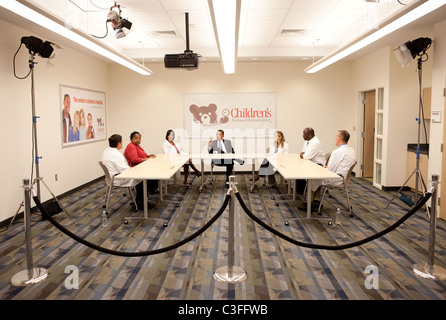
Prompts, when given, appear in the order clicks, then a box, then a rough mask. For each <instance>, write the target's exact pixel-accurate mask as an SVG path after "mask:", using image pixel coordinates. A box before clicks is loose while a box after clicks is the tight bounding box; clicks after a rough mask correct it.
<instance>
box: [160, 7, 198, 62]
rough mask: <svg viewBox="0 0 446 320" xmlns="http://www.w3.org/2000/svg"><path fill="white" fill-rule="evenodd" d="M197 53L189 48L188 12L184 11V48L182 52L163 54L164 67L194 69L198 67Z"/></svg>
mask: <svg viewBox="0 0 446 320" xmlns="http://www.w3.org/2000/svg"><path fill="white" fill-rule="evenodd" d="M199 57H201V56H200V55H199V54H196V53H194V52H193V51H192V50H190V49H189V13H188V12H186V50H184V53H178V54H166V55H165V56H164V66H165V67H166V68H186V69H189V70H194V69H197V68H198V58H199Z"/></svg>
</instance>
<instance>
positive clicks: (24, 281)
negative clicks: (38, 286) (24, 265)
mask: <svg viewBox="0 0 446 320" xmlns="http://www.w3.org/2000/svg"><path fill="white" fill-rule="evenodd" d="M46 278H48V270H47V269H44V268H33V269H32V278H31V279H30V278H29V277H28V270H22V271H19V272H17V273H16V274H15V275H13V276H12V278H11V283H12V285H13V286H16V287H23V286H27V285H30V284H35V283H38V282H41V281H43V280H45V279H46Z"/></svg>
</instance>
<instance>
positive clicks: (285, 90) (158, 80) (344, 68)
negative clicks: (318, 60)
mask: <svg viewBox="0 0 446 320" xmlns="http://www.w3.org/2000/svg"><path fill="white" fill-rule="evenodd" d="M307 65H308V63H292V62H283V63H280V62H275V63H273V62H271V63H267V62H256V63H249V62H239V63H238V66H237V72H236V74H234V75H225V74H223V72H222V69H221V65H220V63H201V65H200V67H199V69H198V70H194V71H186V70H180V69H165V68H164V66H163V65H162V64H151V65H150V66H149V67H150V68H151V69H152V70H153V71H154V74H153V75H151V76H149V77H141V76H139V75H137V74H135V73H134V72H131V71H127V70H125V69H122V68H120V67H118V66H112V67H111V73H110V76H111V78H112V79H113V81H111V87H110V94H109V95H108V101H109V103H108V105H109V113H108V115H109V117H108V119H109V123H108V125H109V128H110V130H111V131H110V133H111V132H116V133H119V134H121V135H122V136H123V137H124V140H125V142H126V143H127V142H128V141H129V140H128V136H129V134H130V132H132V131H134V130H137V131H143V132H142V134H143V138H142V146H143V148H144V149H146V151H147V152H150V153H160V152H162V149H161V144H162V142H163V141H164V138H165V133H166V131H167V130H168V129H174V130H175V129H181V128H183V126H184V125H183V95H184V93H214V92H275V93H277V115H278V116H277V129H278V130H281V131H283V133H284V135H285V138H286V140H287V142H288V143H289V145H290V152H300V151H301V149H302V145H303V139H302V130H303V129H304V128H305V127H306V126H311V127H313V128H314V129H315V131H316V135H317V136H318V137H319V139H320V140H321V141H322V143H323V145H324V148H325V149H326V150H327V151H331V150H332V149H333V148H334V147H335V146H334V136H335V134H336V132H337V130H338V129H341V128H342V129H347V130H350V131H351V129H352V128H353V125H354V123H355V121H356V119H355V118H354V115H353V113H352V110H354V107H355V106H354V104H352V99H351V68H350V64H349V63H339V64H337V65H335V66H333V67H330V68H327V69H326V70H324V72H320V73H317V74H313V75H310V74H306V73H304V71H303V70H304V68H305V67H306V66H307ZM207 138H208V137H204V139H205V140H203V141H201V142H198V143H201V146H205V145H206V143H207ZM228 138H230V137H228ZM126 143H125V144H126ZM182 143H183V144H187V143H186V142H184V141H183V142H182ZM194 143H197V142H194ZM183 147H185V146H184V145H183ZM236 150H237V149H236ZM262 150H263V151H264V148H263V149H258V151H262ZM237 151H243V150H237ZM238 169H241V170H250V167H249V166H247V165H246V164H245V166H244V167H243V168H240V167H238Z"/></svg>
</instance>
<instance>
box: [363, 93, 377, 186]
mask: <svg viewBox="0 0 446 320" xmlns="http://www.w3.org/2000/svg"><path fill="white" fill-rule="evenodd" d="M364 100H365V101H364V125H363V128H364V131H363V133H362V139H363V141H362V143H363V144H362V146H363V147H362V150H363V154H362V168H363V169H362V176H363V177H364V178H373V165H374V160H375V159H374V145H375V90H373V91H367V92H365V93H364Z"/></svg>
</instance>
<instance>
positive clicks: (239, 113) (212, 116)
mask: <svg viewBox="0 0 446 320" xmlns="http://www.w3.org/2000/svg"><path fill="white" fill-rule="evenodd" d="M275 128H276V93H187V94H185V95H184V129H185V130H186V131H187V132H188V134H189V136H191V137H194V138H198V137H204V138H206V137H208V136H214V135H215V131H216V130H219V129H222V130H224V131H225V136H227V134H226V132H228V133H230V136H232V137H249V138H260V137H261V138H264V137H267V136H269V135H270V132H271V130H275Z"/></svg>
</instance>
